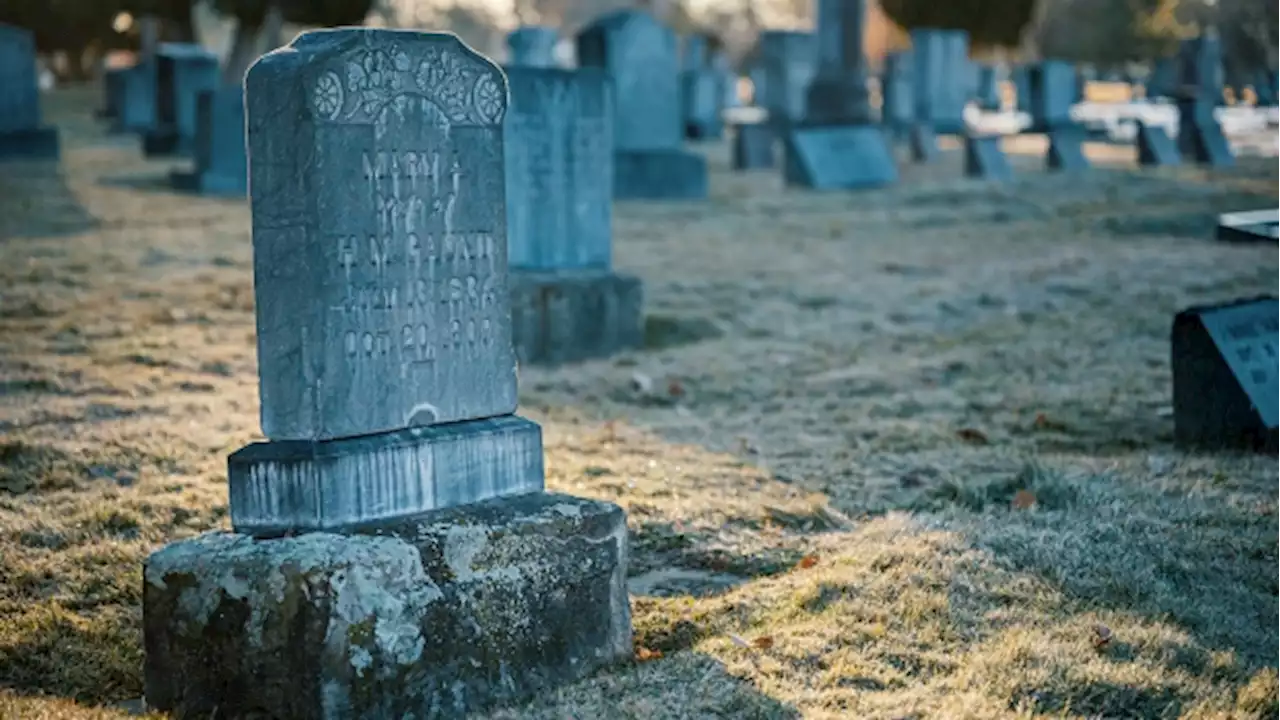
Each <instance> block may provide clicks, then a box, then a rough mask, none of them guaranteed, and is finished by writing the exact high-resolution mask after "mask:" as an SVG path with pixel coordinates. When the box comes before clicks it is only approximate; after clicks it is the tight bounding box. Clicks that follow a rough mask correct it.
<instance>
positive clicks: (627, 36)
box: [577, 10, 708, 199]
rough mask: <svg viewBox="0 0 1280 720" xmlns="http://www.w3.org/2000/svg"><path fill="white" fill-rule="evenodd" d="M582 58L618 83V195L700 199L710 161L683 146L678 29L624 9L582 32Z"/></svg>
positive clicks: (584, 63) (615, 184)
mask: <svg viewBox="0 0 1280 720" xmlns="http://www.w3.org/2000/svg"><path fill="white" fill-rule="evenodd" d="M577 45H578V65H579V66H580V67H584V68H586V67H596V68H602V69H604V70H605V71H606V72H607V73H608V74H609V76H610V78H612V80H613V85H614V98H615V99H616V100H615V102H616V105H615V109H614V131H613V139H614V149H615V156H614V182H613V190H614V197H615V198H619V199H701V198H705V197H706V196H707V190H708V187H707V183H708V180H707V164H706V161H705V160H704V159H703V158H702V157H701V156H699V155H694V154H692V153H688V152H685V151H684V150H683V149H682V147H681V144H682V142H683V140H684V129H683V127H682V123H681V113H680V76H679V64H678V58H677V55H676V39H675V34H674V33H672V32H671V30H670V29H668V28H667V27H665V26H663V25H662V24H661V23H659V22H658V21H657V20H655V19H654V18H653V17H652V16H651V15H649V14H648V13H645V12H642V11H639V10H620V11H618V12H614V13H611V14H609V15H606V16H604V17H602V18H600V19H598V20H596V21H595V22H593V23H591V24H590V25H588V26H587V27H586V28H584V29H583V30H582V32H581V33H580V34H579V35H578V38H577Z"/></svg>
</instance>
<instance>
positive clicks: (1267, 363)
mask: <svg viewBox="0 0 1280 720" xmlns="http://www.w3.org/2000/svg"><path fill="white" fill-rule="evenodd" d="M1278 323H1280V303H1277V301H1276V298H1274V297H1270V296H1267V297H1258V298H1249V299H1244V300H1237V301H1234V302H1230V303H1224V304H1219V305H1206V306H1200V307H1192V308H1188V309H1186V310H1183V311H1182V312H1180V313H1178V314H1177V316H1175V318H1174V321H1173V332H1172V343H1171V345H1172V353H1171V356H1172V368H1173V427H1174V441H1175V442H1176V443H1177V444H1178V445H1179V446H1182V447H1189V448H1205V449H1247V450H1264V451H1269V452H1275V451H1276V425H1277V395H1278V394H1280V388H1278V383H1277V348H1276V345H1277V336H1278V335H1280V332H1278V327H1280V325H1278Z"/></svg>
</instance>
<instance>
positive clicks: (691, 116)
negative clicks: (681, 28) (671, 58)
mask: <svg viewBox="0 0 1280 720" xmlns="http://www.w3.org/2000/svg"><path fill="white" fill-rule="evenodd" d="M711 59H712V56H711V50H710V42H709V40H708V38H707V37H706V36H704V35H700V34H694V35H689V36H687V37H685V38H684V53H683V69H682V70H681V71H680V112H681V122H682V123H683V125H684V137H685V138H687V139H689V140H718V139H720V138H722V137H724V121H723V119H722V118H721V112H722V111H723V109H724V100H725V85H726V84H727V83H728V79H729V78H728V75H727V74H726V73H725V72H724V71H723V70H722V69H720V68H716V67H713V66H712V64H711Z"/></svg>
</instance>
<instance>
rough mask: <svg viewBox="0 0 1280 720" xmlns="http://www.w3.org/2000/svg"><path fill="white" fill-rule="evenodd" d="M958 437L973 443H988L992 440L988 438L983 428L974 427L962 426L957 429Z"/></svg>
mask: <svg viewBox="0 0 1280 720" xmlns="http://www.w3.org/2000/svg"><path fill="white" fill-rule="evenodd" d="M956 437H958V438H960V439H961V440H963V441H965V442H968V443H973V444H974V445H986V444H988V443H990V442H991V441H990V440H988V439H987V436H986V434H985V433H983V432H982V431H981V430H974V429H973V428H961V429H959V430H957V431H956Z"/></svg>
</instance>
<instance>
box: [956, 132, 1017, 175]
mask: <svg viewBox="0 0 1280 720" xmlns="http://www.w3.org/2000/svg"><path fill="white" fill-rule="evenodd" d="M1000 141H1001V137H1000V136H999V135H966V136H965V138H964V174H965V176H966V177H971V178H978V179H981V180H991V181H994V182H1009V181H1011V180H1013V168H1012V167H1011V166H1010V165H1009V158H1008V157H1006V156H1005V154H1004V150H1003V149H1002V148H1001V147H1000Z"/></svg>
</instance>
